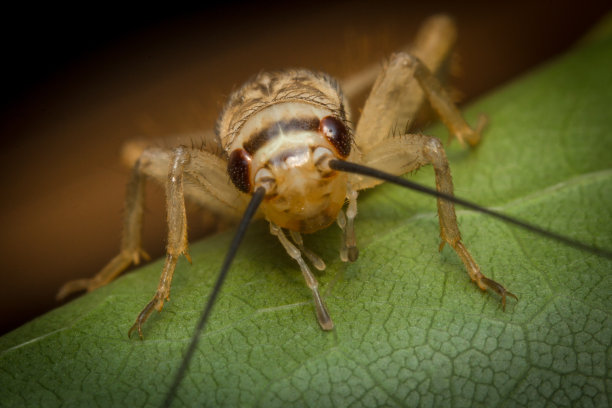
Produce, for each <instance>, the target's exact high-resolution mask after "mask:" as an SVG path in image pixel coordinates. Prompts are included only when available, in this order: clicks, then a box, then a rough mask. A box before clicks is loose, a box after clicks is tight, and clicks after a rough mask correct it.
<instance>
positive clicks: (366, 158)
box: [58, 15, 611, 405]
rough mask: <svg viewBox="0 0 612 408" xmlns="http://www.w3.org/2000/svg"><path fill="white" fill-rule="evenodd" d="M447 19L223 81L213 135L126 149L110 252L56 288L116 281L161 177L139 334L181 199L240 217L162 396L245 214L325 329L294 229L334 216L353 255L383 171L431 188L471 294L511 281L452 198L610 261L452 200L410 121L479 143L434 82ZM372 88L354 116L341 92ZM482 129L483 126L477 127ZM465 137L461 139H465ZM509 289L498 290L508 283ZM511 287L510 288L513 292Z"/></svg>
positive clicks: (176, 230) (441, 63)
mask: <svg viewBox="0 0 612 408" xmlns="http://www.w3.org/2000/svg"><path fill="white" fill-rule="evenodd" d="M456 35H457V34H456V28H455V25H454V23H453V22H452V20H451V19H450V18H449V17H447V16H443V15H438V16H433V17H431V18H430V19H428V20H427V21H426V22H425V23H424V24H423V25H422V27H421V28H420V30H419V32H418V35H417V37H416V41H415V42H414V45H413V46H412V47H411V48H409V49H408V51H406V52H399V53H396V54H394V55H392V56H391V57H390V58H389V59H388V61H386V63H385V64H383V65H381V66H380V67H377V68H376V69H369V70H365V71H363V72H361V73H358V74H356V75H354V76H353V77H350V78H348V79H346V80H344V81H341V82H339V81H337V80H335V79H333V78H332V77H331V76H329V75H327V74H325V73H321V72H313V71H309V70H305V69H289V70H285V71H278V72H262V73H259V74H257V75H256V76H254V77H253V78H252V79H251V80H250V81H248V82H247V83H246V84H244V85H243V86H242V87H241V88H239V89H238V90H237V91H235V92H234V93H233V94H231V96H230V97H229V99H228V101H227V103H226V105H225V107H224V109H223V110H222V112H221V114H220V116H219V119H218V122H217V126H216V132H215V134H214V136H211V137H210V138H209V139H207V140H203V141H197V142H196V143H193V141H192V140H185V143H184V144H180V145H179V146H177V147H175V148H173V149H167V148H162V147H157V146H150V147H145V148H142V149H141V150H139V151H138V154H137V155H136V156H138V158H137V159H136V160H135V162H134V165H133V169H132V173H131V178H130V181H129V184H128V187H127V196H126V204H125V208H126V211H125V219H124V225H123V236H122V242H121V249H120V252H119V254H118V255H116V256H115V257H114V258H113V259H111V260H110V262H109V263H108V264H107V265H106V266H105V267H104V268H103V269H102V270H101V271H100V272H99V273H98V274H97V275H95V276H94V277H92V278H90V279H79V280H75V281H70V282H68V283H66V284H65V285H64V286H63V287H62V288H61V289H60V291H59V293H58V298H64V297H66V296H68V295H69V294H71V293H74V292H78V291H82V290H85V291H93V290H95V289H96V288H99V287H101V286H103V285H106V284H108V283H109V282H111V281H112V280H114V279H115V278H116V277H117V276H118V275H119V274H121V273H122V272H123V271H124V270H126V269H127V268H128V267H129V266H131V265H133V264H138V263H139V262H140V261H141V259H143V258H147V255H146V253H145V252H144V251H143V249H142V248H141V227H142V218H143V212H144V209H143V200H144V187H145V182H146V181H148V180H149V179H152V180H155V181H156V182H159V183H162V184H164V185H165V191H166V209H167V227H168V236H167V249H166V257H165V263H164V266H163V269H162V272H161V276H160V279H159V285H158V287H157V290H156V292H155V293H154V295H153V297H152V299H151V301H150V302H149V303H147V304H146V305H144V307H143V309H142V311H141V312H140V313H139V314H138V316H137V317H136V320H135V322H134V324H133V325H132V326H131V328H130V329H129V331H128V336H130V337H131V336H132V334H133V333H134V332H137V333H138V336H139V337H140V338H141V339H142V338H144V328H145V327H146V326H145V322H146V321H147V319H148V318H149V316H150V315H151V313H152V312H153V311H154V310H157V311H160V312H161V310H162V308H163V306H164V302H165V301H167V300H169V296H170V287H171V282H172V277H173V274H174V270H175V267H176V264H177V261H178V259H179V257H180V256H181V255H183V256H185V257H186V258H187V259H189V260H190V258H189V252H188V239H187V217H186V210H185V200H191V201H194V202H195V203H197V204H199V205H201V206H204V207H207V208H208V209H210V210H212V211H213V212H216V213H219V214H221V215H223V216H224V217H227V218H231V219H234V220H236V221H240V224H239V227H238V231H237V233H236V235H235V237H234V240H233V242H232V244H231V246H230V249H229V251H228V253H227V256H226V258H225V261H224V264H223V266H222V269H221V272H220V274H219V277H218V278H217V281H216V283H215V286H214V289H213V291H212V293H211V295H210V297H209V298H208V300H207V302H208V303H207V305H206V309H205V310H204V311H203V314H202V317H201V318H200V321H199V323H198V327H197V330H196V332H195V334H194V337H193V340H192V343H191V345H190V346H189V349H188V350H187V352H186V354H185V357H184V361H183V364H182V365H181V368H180V369H179V372H178V373H177V375H176V377H175V383H174V385H173V388H172V389H171V391H170V392H169V394H168V399H167V401H166V405H169V403H170V402H171V400H172V395H173V394H174V393H175V392H176V387H177V386H178V383H179V382H180V380H181V377H182V375H183V374H184V372H185V370H186V369H187V365H188V363H189V359H190V358H191V356H192V355H193V352H194V350H195V347H196V345H197V341H198V336H199V335H200V333H201V331H202V330H203V328H204V326H205V324H206V321H207V319H208V318H209V315H210V312H211V310H212V307H213V305H214V302H215V299H216V297H217V295H218V293H219V291H220V290H221V286H222V284H223V281H224V279H225V277H226V275H227V272H228V271H229V269H230V265H231V262H232V260H233V259H234V257H235V256H236V253H237V251H238V248H239V245H240V242H241V241H242V238H243V237H244V234H245V231H246V229H247V226H248V224H249V222H250V220H251V219H252V218H254V217H261V218H264V219H265V220H267V222H268V223H269V227H270V234H271V235H273V236H275V237H276V238H277V239H278V241H279V243H280V245H281V246H282V247H283V248H284V250H285V251H286V253H287V255H288V256H289V257H291V258H292V259H293V260H294V261H295V262H296V263H297V266H298V267H299V269H300V271H301V273H302V275H303V278H304V280H305V283H306V285H307V287H308V288H309V289H310V291H311V294H312V301H313V305H314V315H315V317H316V320H317V322H318V324H319V326H320V327H321V329H322V330H325V331H329V330H332V329H333V328H334V322H333V318H332V316H333V311H331V312H330V310H328V308H327V306H326V304H325V299H324V298H323V296H322V295H321V293H320V291H319V284H318V282H317V279H316V277H315V275H314V274H313V272H312V270H311V268H312V267H314V268H315V269H317V270H319V271H322V270H324V269H325V267H326V265H325V262H324V260H323V259H322V258H321V257H319V256H318V255H317V254H316V253H314V252H313V251H311V250H309V249H308V248H306V247H305V246H304V242H303V240H302V234H309V233H314V232H316V231H319V230H322V229H325V228H327V227H330V226H331V225H332V224H334V223H335V224H337V226H338V227H339V228H340V230H341V236H342V239H341V242H340V243H339V247H340V248H339V253H340V254H339V256H340V259H341V260H342V261H344V262H355V261H357V259H358V257H359V250H358V247H359V246H358V238H357V237H358V225H357V224H356V223H355V219H356V216H357V203H358V196H359V192H360V191H362V190H365V189H368V188H372V187H375V186H376V185H378V184H381V183H383V182H384V181H388V182H392V183H395V184H398V185H400V186H403V187H407V188H413V189H417V190H419V191H422V192H425V193H427V194H430V195H434V196H436V197H437V211H438V219H439V231H440V238H441V243H440V247H439V250H441V249H442V248H443V247H444V246H445V245H449V246H450V247H451V248H452V249H453V250H454V252H455V253H456V254H457V256H458V257H459V259H461V261H462V263H463V265H464V267H465V270H466V272H467V273H468V275H469V277H470V279H471V280H472V281H473V282H474V283H475V284H476V285H477V286H478V287H479V288H480V289H481V290H483V291H488V292H490V293H491V294H492V295H493V296H498V297H499V299H500V302H501V304H502V307H503V309H505V306H506V303H507V301H508V299H509V298H513V299H515V300H518V296H517V295H516V294H514V293H512V292H511V291H510V289H511V287H512V282H503V283H500V282H496V281H494V280H492V279H490V278H488V277H487V276H486V275H485V274H484V273H483V272H482V271H481V268H480V266H479V264H478V262H477V261H476V260H475V259H474V258H473V257H472V255H471V254H470V252H469V249H468V247H469V243H464V242H463V240H462V237H461V233H460V229H459V225H458V223H457V218H456V215H455V204H460V205H462V206H466V207H468V208H470V209H473V210H476V211H481V212H484V213H486V214H489V215H492V216H494V217H497V218H500V219H502V220H503V221H506V222H509V223H513V224H514V225H517V226H519V227H521V228H525V229H527V230H530V231H532V232H535V233H538V234H540V235H544V236H546V237H548V238H552V239H555V240H557V241H560V242H563V243H565V244H566V245H570V246H573V247H576V248H579V249H583V250H586V251H590V252H593V253H596V254H598V255H600V256H605V257H608V258H610V257H611V254H610V253H609V252H608V251H606V250H603V249H599V248H595V247H592V246H589V245H587V244H583V243H581V242H577V241H574V240H572V239H571V238H566V237H563V236H559V235H557V234H555V233H552V232H549V231H545V230H543V229H541V228H539V227H537V226H533V225H531V224H526V223H524V222H522V221H520V220H516V219H513V218H511V217H508V216H505V215H503V214H500V213H497V212H495V211H493V210H489V209H486V208H483V207H480V206H478V205H476V204H473V203H471V202H469V201H466V200H463V199H461V198H457V197H455V196H454V193H453V182H452V178H451V171H450V168H449V163H448V160H447V157H446V153H445V151H444V147H443V145H442V143H441V142H440V141H439V140H438V139H437V138H434V137H431V136H427V135H424V134H420V133H410V132H411V131H413V127H412V125H413V123H414V120H415V118H416V117H417V116H418V113H419V112H420V111H421V110H422V109H423V108H424V107H431V108H433V111H434V112H435V113H436V114H437V116H438V117H439V118H440V119H441V121H442V122H443V123H444V125H445V126H446V127H447V128H448V130H449V133H450V135H451V138H456V139H457V141H458V142H459V143H461V144H462V145H465V146H466V148H469V147H473V146H477V145H478V143H479V142H480V141H481V137H482V133H483V129H484V128H485V126H486V125H487V120H486V117H485V116H484V115H481V117H480V119H479V120H478V122H477V123H476V124H475V125H474V126H471V125H469V124H468V123H467V122H466V121H465V119H464V118H463V116H462V115H461V113H460V111H459V110H458V108H457V107H456V105H455V103H454V102H453V100H452V98H451V96H450V95H449V93H448V92H447V90H446V89H445V87H444V85H443V81H444V78H445V77H446V74H447V71H448V67H449V60H450V57H451V54H452V51H453V46H454V43H455V40H456ZM367 89H371V90H370V92H369V96H368V98H367V100H366V102H365V105H364V106H363V107H362V109H361V111H360V112H361V114H360V115H359V118H358V120H357V121H355V122H354V121H353V118H354V117H355V116H354V113H353V111H351V107H350V106H349V101H350V100H351V99H352V98H353V97H354V96H355V95H357V94H359V93H361V92H363V91H365V90H367ZM485 137H486V136H485ZM468 146H469V147H468ZM426 165H431V166H433V169H434V173H435V185H436V189H430V188H428V187H423V186H420V185H415V184H414V183H411V182H410V181H408V180H406V179H404V178H402V177H400V176H402V175H404V174H406V173H410V172H413V171H415V170H417V169H418V168H420V167H422V166H426ZM507 288H508V289H507ZM519 295H520V294H519Z"/></svg>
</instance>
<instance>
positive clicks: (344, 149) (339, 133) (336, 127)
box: [319, 116, 351, 158]
mask: <svg viewBox="0 0 612 408" xmlns="http://www.w3.org/2000/svg"><path fill="white" fill-rule="evenodd" d="M319 132H321V133H323V135H325V137H326V138H327V140H329V142H330V143H331V144H332V145H333V146H334V147H335V148H336V152H337V153H338V154H339V155H340V156H341V157H343V158H345V157H347V156H348V155H349V154H350V153H351V135H350V134H349V132H348V130H347V129H346V126H344V123H342V121H340V119H337V118H335V117H333V116H326V117H324V118H323V119H321V122H320V123H319Z"/></svg>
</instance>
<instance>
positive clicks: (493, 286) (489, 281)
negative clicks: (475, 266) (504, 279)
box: [480, 276, 518, 312]
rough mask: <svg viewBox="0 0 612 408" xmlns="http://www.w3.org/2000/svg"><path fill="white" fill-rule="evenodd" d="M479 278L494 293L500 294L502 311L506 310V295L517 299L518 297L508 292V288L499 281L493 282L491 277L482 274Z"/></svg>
mask: <svg viewBox="0 0 612 408" xmlns="http://www.w3.org/2000/svg"><path fill="white" fill-rule="evenodd" d="M480 280H481V281H482V282H483V283H484V284H485V285H486V286H487V287H488V288H490V289H491V290H493V291H494V292H495V293H497V294H498V295H500V296H501V298H502V309H503V311H504V312H505V311H506V296H510V297H513V298H514V299H516V300H517V301H518V297H516V295H515V294H514V293H512V292H509V291H508V290H506V288H504V287H503V286H502V285H500V284H499V283H497V282H495V281H494V280H493V279H489V278H487V277H485V276H483V277H481V278H480Z"/></svg>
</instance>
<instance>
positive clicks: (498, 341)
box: [0, 35, 612, 407]
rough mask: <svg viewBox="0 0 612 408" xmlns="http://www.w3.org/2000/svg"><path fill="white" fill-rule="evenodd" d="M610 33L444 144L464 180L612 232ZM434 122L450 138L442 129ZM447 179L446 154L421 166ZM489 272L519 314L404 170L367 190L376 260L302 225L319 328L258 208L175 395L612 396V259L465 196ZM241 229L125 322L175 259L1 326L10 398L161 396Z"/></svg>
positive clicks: (476, 399)
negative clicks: (470, 134)
mask: <svg viewBox="0 0 612 408" xmlns="http://www.w3.org/2000/svg"><path fill="white" fill-rule="evenodd" d="M611 67H612V37H611V36H609V35H607V36H605V35H604V36H601V37H600V38H598V39H595V40H592V41H591V42H590V43H589V44H587V45H583V46H582V47H581V48H579V49H577V50H573V51H572V52H571V53H570V54H568V55H565V56H563V57H561V58H559V59H558V60H556V61H553V62H552V63H550V64H548V65H546V66H544V67H541V68H540V69H538V70H536V71H535V72H532V73H530V74H529V75H528V76H526V77H524V78H522V79H520V80H518V81H516V82H514V83H512V84H510V85H508V86H507V87H505V88H503V89H500V90H498V91H497V92H495V93H494V94H492V95H490V96H488V97H486V98H484V99H482V100H481V101H480V102H478V103H477V104H475V105H473V106H472V107H470V108H469V109H468V111H467V113H466V115H467V117H468V119H469V121H470V122H471V123H474V122H475V120H476V117H477V115H478V114H479V113H480V112H485V113H487V115H488V116H489V118H490V125H489V128H488V129H487V131H486V132H485V136H484V140H483V143H482V144H481V145H480V146H479V147H478V148H477V149H475V150H472V151H465V150H462V149H460V148H459V147H458V146H451V148H450V149H449V152H448V155H449V159H450V161H451V167H452V171H453V176H454V182H455V187H456V194H457V195H458V196H461V197H465V198H468V199H470V200H473V201H475V202H478V203H480V204H483V205H486V206H490V207H493V208H495V209H498V210H500V211H502V212H504V213H508V214H510V215H513V216H516V217H519V218H521V219H524V220H526V221H529V222H532V223H535V224H537V225H540V226H542V227H544V228H547V229H551V230H554V231H556V232H559V233H562V234H565V235H568V236H571V237H574V238H576V239H579V240H582V241H585V242H589V243H592V244H596V245H598V246H600V247H605V248H612V228H611V225H612V136H611V132H612V114H611V112H612V111H611V110H610V109H611V108H610V105H611V102H612V69H611ZM431 132H433V134H436V135H439V136H441V137H445V133H446V131H445V130H444V129H443V128H442V127H441V126H438V127H436V128H434V129H432V130H431ZM414 178H415V179H416V180H417V181H420V182H423V183H426V184H429V185H433V172H432V171H431V169H422V170H421V171H419V173H418V174H417V175H416V177H414ZM458 218H459V223H460V227H461V230H462V233H463V241H464V243H465V244H466V246H467V247H468V249H469V250H470V251H471V253H472V255H473V256H474V258H475V259H476V260H477V261H478V262H479V264H480V266H481V268H482V270H483V272H484V273H485V274H486V275H488V276H490V277H491V278H493V279H495V280H497V281H499V282H501V283H503V284H504V285H505V286H506V287H507V288H508V289H509V290H511V291H512V292H514V293H515V294H517V295H518V297H519V298H520V301H519V302H514V301H513V300H509V304H508V307H507V309H506V312H503V311H502V310H501V307H500V302H499V298H498V297H496V296H495V295H491V294H488V293H483V292H481V291H480V290H479V289H478V288H477V287H476V285H474V284H472V283H471V282H470V280H469V278H468V276H467V274H466V272H465V270H464V268H463V265H462V264H461V262H460V260H459V259H458V257H457V256H456V255H455V254H454V252H453V251H452V250H450V249H449V248H445V249H444V250H443V251H442V252H441V253H439V252H438V251H437V248H438V245H439V236H438V225H437V215H436V209H435V201H434V200H433V199H431V198H429V197H423V196H419V195H418V194H417V193H413V192H410V191H404V190H402V189H400V188H398V187H395V186H391V185H383V186H379V187H377V188H375V189H373V190H372V191H367V192H364V193H362V194H361V197H360V201H359V216H358V218H357V225H356V228H357V234H358V241H359V246H360V259H359V260H358V261H357V262H355V263H353V264H343V263H342V262H340V261H339V259H338V254H337V250H338V247H339V242H340V234H339V232H338V231H337V229H336V228H334V227H332V228H329V229H327V230H325V231H322V232H320V233H317V234H314V235H312V236H308V237H306V244H307V246H308V247H310V248H311V249H312V250H313V251H315V252H316V253H318V254H319V255H321V256H322V257H323V259H325V260H326V261H327V264H328V268H327V271H326V272H325V273H323V274H319V280H320V283H321V286H322V289H323V293H324V296H325V298H326V302H327V305H328V307H329V310H330V313H331V314H332V318H333V319H334V322H335V324H336V328H335V330H334V331H333V332H330V333H326V332H323V331H321V330H320V329H319V327H318V325H317V323H316V320H315V317H314V313H313V306H312V304H311V296H310V291H309V290H308V288H307V287H306V286H305V284H304V282H303V279H302V276H301V274H300V272H299V269H298V268H297V266H296V265H295V264H294V263H293V261H291V259H290V258H289V257H288V256H286V254H285V253H284V251H283V249H282V247H281V246H280V245H279V244H278V242H277V241H276V240H275V239H274V238H273V237H272V236H270V235H269V234H268V232H267V226H266V225H265V224H264V223H263V222H256V223H254V224H253V225H252V227H251V229H250V231H249V232H248V234H247V236H246V238H245V242H246V243H245V244H244V245H243V247H242V248H241V249H240V251H239V255H238V257H237V259H236V260H235V262H234V265H233V268H232V271H231V273H230V275H229V277H228V280H227V283H226V285H225V287H224V288H223V291H222V293H221V295H220V298H219V301H218V303H217V305H216V306H215V309H214V311H213V314H212V318H211V320H210V323H209V325H208V327H207V329H206V332H205V334H204V335H203V337H202V341H201V343H200V345H199V347H198V350H197V352H196V355H195V358H194V360H193V361H192V363H191V366H190V370H189V372H188V374H187V375H186V377H185V379H184V381H183V383H182V385H181V387H180V388H179V391H178V396H177V399H176V401H175V404H176V406H180V405H181V404H183V405H187V406H193V405H197V406H201V405H205V406H262V407H264V406H265V407H275V406H281V407H287V406H300V407H301V406H312V407H332V406H334V407H335V406H448V405H453V406H483V407H485V406H526V405H529V406H543V405H550V406H570V405H580V406H608V405H610V403H611V401H610V400H611V399H612V350H611V343H612V310H611V308H610V305H611V304H612V273H611V272H612V262H611V261H610V260H605V259H602V258H599V257H597V256H594V255H590V254H587V253H584V252H580V251H578V250H575V249H571V248H568V247H565V246H563V245H561V244H557V243H554V242H551V241H548V240H545V239H543V238H539V237H535V236H533V235H532V234H529V233H527V232H524V231H520V230H517V229H516V228H513V227H510V226H507V225H505V224H503V223H500V222H498V221H495V220H492V219H489V218H487V217H486V216H484V215H479V214H475V213H472V212H469V211H465V210H461V209H459V211H458ZM232 233H233V232H232V231H229V232H227V233H224V234H221V235H218V236H215V237H212V238H210V239H206V240H204V241H202V242H199V243H196V244H194V245H192V247H191V254H192V257H193V266H190V265H189V264H188V263H187V262H185V261H184V260H182V261H181V262H179V265H178V267H177V271H176V274H175V279H174V282H173V288H172V301H171V302H168V303H166V306H165V308H164V310H163V313H161V314H157V313H156V314H154V315H153V316H152V317H151V318H150V319H149V321H148V322H147V324H146V326H145V336H146V339H145V341H139V340H136V339H132V340H130V339H128V338H127V330H128V328H129V327H130V325H131V324H132V322H133V320H134V318H135V317H136V315H137V314H138V312H139V311H140V310H141V308H142V307H143V306H144V305H145V304H146V303H147V302H148V301H149V299H150V297H151V296H152V294H153V293H154V291H155V288H156V286H157V281H158V277H159V273H160V271H161V265H162V263H161V261H157V262H154V263H152V264H150V265H148V266H145V267H144V268H141V269H139V270H137V271H134V272H131V273H129V274H126V275H125V276H124V277H122V278H120V279H118V280H117V281H116V282H113V283H112V284H110V285H108V286H107V287H104V288H102V289H99V290H97V291H95V292H94V293H91V294H88V295H86V296H82V297H80V298H78V299H76V300H74V301H72V302H70V303H69V304H67V305H65V306H63V307H61V308H58V309H56V310H54V311H52V312H50V313H48V314H46V315H45V316H43V317H41V318H38V319H36V320H34V321H33V322H31V323H29V324H27V325H25V326H23V327H21V328H19V329H17V330H15V331H13V332H11V333H9V334H7V335H5V336H4V337H2V338H1V339H0V389H1V390H2V391H1V396H0V405H2V406H24V405H25V406H59V405H62V406H85V405H86V406H145V405H159V404H160V403H161V401H163V398H164V393H165V392H166V390H167V388H168V387H169V384H170V383H171V380H172V375H173V373H174V372H175V371H176V369H177V367H178V365H179V363H180V359H181V356H182V353H183V351H184V349H185V347H186V346H187V344H188V342H189V339H190V337H191V335H192V330H193V328H194V326H195V324H196V321H197V319H198V317H199V314H200V312H201V310H202V308H203V305H204V304H205V302H206V298H207V296H208V294H209V291H210V289H211V286H212V284H213V282H214V279H215V277H216V274H217V272H218V269H219V267H220V265H221V262H222V258H223V255H224V253H225V250H226V248H227V247H228V245H229V241H230V239H231V235H232Z"/></svg>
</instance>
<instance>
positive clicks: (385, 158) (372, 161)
mask: <svg viewBox="0 0 612 408" xmlns="http://www.w3.org/2000/svg"><path fill="white" fill-rule="evenodd" d="M364 159H365V161H364V163H363V164H365V165H367V166H371V167H374V168H378V169H380V170H383V171H387V172H389V173H392V174H396V175H401V174H404V173H406V172H410V171H413V170H416V169H418V168H419V167H421V166H424V165H426V164H431V165H433V167H434V172H435V178H436V189H437V190H438V191H440V192H443V193H446V194H448V195H453V181H452V178H451V173H450V167H449V165H448V159H447V158H446V153H445V152H444V148H443V146H442V143H441V142H440V141H439V140H438V139H436V138H434V137H429V136H424V135H404V136H402V137H401V138H397V139H396V140H395V141H394V142H393V143H389V142H386V143H381V144H380V145H378V146H376V147H375V148H374V149H372V150H371V151H370V152H369V154H368V155H366V156H364ZM353 178H354V180H353V182H354V183H357V185H359V184H358V183H360V182H361V183H362V185H366V186H367V185H368V181H367V179H364V178H363V177H361V176H353ZM438 218H439V221H440V237H441V238H442V242H441V244H440V250H442V248H443V247H444V245H445V244H449V245H450V246H451V247H452V248H453V249H454V250H455V252H456V253H457V255H459V257H460V258H461V260H462V261H463V264H464V265H465V267H466V269H467V272H468V274H469V275H470V278H471V279H472V281H474V282H476V284H477V285H478V287H479V288H480V289H482V290H486V289H491V290H493V291H494V292H496V293H498V294H499V295H500V296H501V297H502V305H503V307H504V309H505V307H506V297H507V296H511V297H513V298H515V299H516V298H517V297H516V296H515V295H514V294H513V293H511V292H509V291H507V290H506V289H505V288H504V287H503V286H502V285H501V284H499V283H497V282H495V281H494V280H492V279H489V278H487V277H486V276H485V275H484V274H483V273H482V272H480V267H479V266H478V264H477V263H476V261H475V260H474V258H472V255H470V253H469V251H468V250H467V248H466V247H465V245H464V244H463V242H461V233H460V232H459V226H458V225H457V217H456V215H455V206H454V204H453V203H452V202H450V201H447V200H444V199H442V198H438Z"/></svg>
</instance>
